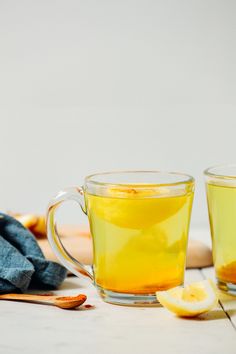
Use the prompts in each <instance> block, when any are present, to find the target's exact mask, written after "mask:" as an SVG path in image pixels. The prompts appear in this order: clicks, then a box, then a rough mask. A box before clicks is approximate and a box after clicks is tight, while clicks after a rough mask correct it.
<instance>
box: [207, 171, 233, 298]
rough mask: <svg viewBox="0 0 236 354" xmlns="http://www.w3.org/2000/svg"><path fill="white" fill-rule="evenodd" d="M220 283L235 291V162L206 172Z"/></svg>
mask: <svg viewBox="0 0 236 354" xmlns="http://www.w3.org/2000/svg"><path fill="white" fill-rule="evenodd" d="M204 174H205V178H206V191H207V201H208V211H209V220H210V228H211V236H212V248H213V260H214V266H215V272H216V278H217V282H218V287H219V288H220V289H221V290H224V291H226V292H228V293H231V294H233V295H236V165H224V166H216V167H211V168H208V169H207V170H205V172H204Z"/></svg>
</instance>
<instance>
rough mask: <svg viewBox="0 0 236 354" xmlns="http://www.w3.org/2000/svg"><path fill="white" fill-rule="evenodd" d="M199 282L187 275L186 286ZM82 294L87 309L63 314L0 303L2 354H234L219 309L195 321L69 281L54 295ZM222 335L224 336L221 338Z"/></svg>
mask: <svg viewBox="0 0 236 354" xmlns="http://www.w3.org/2000/svg"><path fill="white" fill-rule="evenodd" d="M200 279H202V275H201V273H200V272H199V271H198V270H191V271H188V272H187V274H186V282H189V281H197V280H200ZM78 292H81V293H85V294H87V296H88V300H87V303H89V304H92V305H94V306H95V308H94V309H90V310H74V311H67V310H61V309H58V308H55V307H50V306H43V305H37V304H28V303H19V302H18V303H17V302H7V301H3V300H2V301H0V313H1V321H0V333H1V344H0V347H1V350H2V352H3V353H4V354H16V353H17V354H18V353H24V354H32V353H34V354H39V353H43V352H44V353H45V352H48V353H57V354H61V353H83V352H84V353H86V354H94V353H96V354H100V353H102V354H111V353H112V354H120V353H122V354H123V353H124V354H130V353H133V352H135V353H136V354H143V353H145V352H146V351H148V353H149V354H154V353H155V354H156V353H162V354H165V353H167V354H168V353H170V354H173V353H181V354H185V353H188V354H189V353H190V352H191V353H192V354H195V353H196V354H211V353H212V354H213V353H214V354H218V353H219V354H222V352H224V353H227V354H235V348H236V334H235V331H234V329H233V327H232V325H231V323H230V321H229V319H228V318H227V316H226V315H225V313H224V312H223V310H222V309H221V308H220V307H219V308H217V309H215V310H214V311H212V312H210V313H209V314H207V315H203V316H201V317H200V318H198V319H192V320H187V319H181V318H178V317H176V316H174V315H173V314H172V313H170V312H168V311H167V310H166V309H164V308H162V307H151V308H144V307H143V308H142V307H140V308H138V307H123V306H115V305H110V304H106V303H104V302H103V301H102V300H101V299H100V298H99V297H98V295H97V293H96V291H95V289H94V287H93V286H92V285H87V284H85V283H84V282H82V281H81V280H79V279H77V278H74V277H71V278H68V279H67V280H66V281H65V282H64V284H63V286H62V288H61V289H60V290H59V291H58V293H59V294H73V293H78ZM222 333H224V335H223V336H222Z"/></svg>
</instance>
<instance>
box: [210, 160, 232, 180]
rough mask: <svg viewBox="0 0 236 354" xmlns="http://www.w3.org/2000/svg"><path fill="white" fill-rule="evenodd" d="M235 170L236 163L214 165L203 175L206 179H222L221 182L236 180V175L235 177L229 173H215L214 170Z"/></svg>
mask: <svg viewBox="0 0 236 354" xmlns="http://www.w3.org/2000/svg"><path fill="white" fill-rule="evenodd" d="M231 167H233V168H235V170H236V164H235V163H231V164H220V165H214V166H210V167H208V168H206V169H205V170H204V171H203V173H204V175H205V176H206V177H212V178H216V179H221V180H234V181H235V180H236V173H235V175H230V174H227V173H219V172H218V173H214V172H213V170H214V169H223V168H226V169H227V168H231Z"/></svg>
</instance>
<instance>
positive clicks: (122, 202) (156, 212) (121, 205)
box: [87, 186, 191, 229]
mask: <svg viewBox="0 0 236 354" xmlns="http://www.w3.org/2000/svg"><path fill="white" fill-rule="evenodd" d="M87 199H88V207H89V209H90V212H93V213H95V214H96V215H97V216H99V217H100V218H101V219H103V220H106V221H107V222H110V223H112V224H114V225H116V226H118V227H125V228H131V229H144V228H147V227H151V226H152V225H154V224H156V223H159V222H162V221H164V220H165V219H168V218H169V217H171V216H173V215H174V214H176V213H177V212H178V211H179V210H180V209H181V208H182V207H183V206H184V205H186V203H188V202H190V199H191V195H189V194H184V195H183V192H182V193H180V194H177V195H175V196H173V195H172V193H171V191H170V190H168V189H167V188H166V189H164V188H162V189H161V191H158V190H154V189H151V188H148V187H146V188H145V186H143V188H142V189H139V188H135V186H130V187H129V188H127V189H119V188H110V189H109V193H108V194H107V195H106V196H105V197H100V196H94V195H90V194H88V196H87Z"/></svg>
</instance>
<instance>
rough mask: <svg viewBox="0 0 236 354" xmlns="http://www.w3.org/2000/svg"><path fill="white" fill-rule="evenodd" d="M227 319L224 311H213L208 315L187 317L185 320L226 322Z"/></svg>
mask: <svg viewBox="0 0 236 354" xmlns="http://www.w3.org/2000/svg"><path fill="white" fill-rule="evenodd" d="M226 318H227V316H226V314H225V313H224V311H223V310H221V309H219V310H212V311H210V312H208V313H205V314H202V315H200V316H198V317H191V318H188V317H185V318H184V319H186V320H189V321H212V320H214V321H215V320H225V319H226Z"/></svg>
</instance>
